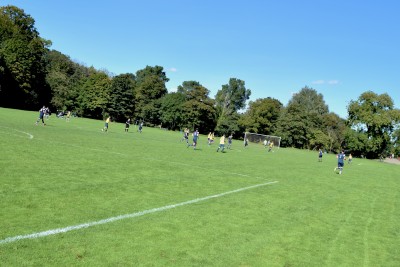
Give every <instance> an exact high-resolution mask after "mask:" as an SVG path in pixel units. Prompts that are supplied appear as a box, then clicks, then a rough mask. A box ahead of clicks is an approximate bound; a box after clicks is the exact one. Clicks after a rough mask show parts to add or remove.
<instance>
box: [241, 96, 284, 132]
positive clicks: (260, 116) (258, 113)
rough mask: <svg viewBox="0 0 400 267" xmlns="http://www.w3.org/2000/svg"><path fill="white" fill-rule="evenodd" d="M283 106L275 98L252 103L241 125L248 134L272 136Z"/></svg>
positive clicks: (242, 118) (242, 117)
mask: <svg viewBox="0 0 400 267" xmlns="http://www.w3.org/2000/svg"><path fill="white" fill-rule="evenodd" d="M282 107H283V105H282V103H281V102H280V101H279V100H277V99H274V98H271V97H267V98H260V99H257V100H256V101H250V103H249V108H248V109H247V111H246V112H245V113H244V114H243V116H241V118H240V120H239V124H240V125H242V126H243V128H245V131H246V132H254V133H259V134H268V135H272V134H273V133H274V132H275V131H276V122H277V120H278V118H279V115H280V113H281V109H282Z"/></svg>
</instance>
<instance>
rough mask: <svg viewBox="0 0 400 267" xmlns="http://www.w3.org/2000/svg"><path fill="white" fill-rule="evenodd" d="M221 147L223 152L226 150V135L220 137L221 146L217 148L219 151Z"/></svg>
mask: <svg viewBox="0 0 400 267" xmlns="http://www.w3.org/2000/svg"><path fill="white" fill-rule="evenodd" d="M220 148H221V152H224V149H225V135H222V136H221V138H220V139H219V146H218V148H217V152H218V151H219V149H220Z"/></svg>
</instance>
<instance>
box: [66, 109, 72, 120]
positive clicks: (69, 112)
mask: <svg viewBox="0 0 400 267" xmlns="http://www.w3.org/2000/svg"><path fill="white" fill-rule="evenodd" d="M70 118H71V111H68V112H67V118H66V119H65V121H66V122H69V120H70Z"/></svg>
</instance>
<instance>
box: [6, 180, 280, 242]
mask: <svg viewBox="0 0 400 267" xmlns="http://www.w3.org/2000/svg"><path fill="white" fill-rule="evenodd" d="M275 183H278V181H273V182H268V183H263V184H256V185H251V186H248V187H242V188H239V189H236V190H232V191H228V192H224V193H221V194H217V195H212V196H207V197H202V198H196V199H193V200H189V201H185V202H181V203H177V204H172V205H167V206H164V207H159V208H154V209H150V210H144V211H139V212H135V213H130V214H125V215H119V216H116V217H111V218H107V219H103V220H100V221H95V222H88V223H83V224H78V225H74V226H68V227H64V228H57V229H52V230H47V231H43V232H38V233H33V234H29V235H18V236H14V237H8V238H6V239H2V240H0V244H7V243H12V242H16V241H18V240H23V239H36V238H39V237H45V236H49V235H56V234H60V233H66V232H69V231H73V230H79V229H83V228H88V227H92V226H96V225H101V224H106V223H111V222H115V221H119V220H124V219H129V218H135V217H140V216H143V215H146V214H150V213H155V212H159V211H164V210H169V209H173V208H176V207H180V206H185V205H189V204H194V203H198V202H201V201H205V200H209V199H212V198H218V197H223V196H226V195H229V194H234V193H238V192H241V191H244V190H249V189H253V188H256V187H260V186H266V185H270V184H275Z"/></svg>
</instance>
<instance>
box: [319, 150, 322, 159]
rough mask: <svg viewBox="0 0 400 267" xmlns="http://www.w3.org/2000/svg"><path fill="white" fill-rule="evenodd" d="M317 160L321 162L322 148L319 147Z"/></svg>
mask: <svg viewBox="0 0 400 267" xmlns="http://www.w3.org/2000/svg"><path fill="white" fill-rule="evenodd" d="M318 161H319V162H322V149H319V151H318Z"/></svg>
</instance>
